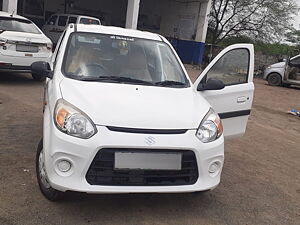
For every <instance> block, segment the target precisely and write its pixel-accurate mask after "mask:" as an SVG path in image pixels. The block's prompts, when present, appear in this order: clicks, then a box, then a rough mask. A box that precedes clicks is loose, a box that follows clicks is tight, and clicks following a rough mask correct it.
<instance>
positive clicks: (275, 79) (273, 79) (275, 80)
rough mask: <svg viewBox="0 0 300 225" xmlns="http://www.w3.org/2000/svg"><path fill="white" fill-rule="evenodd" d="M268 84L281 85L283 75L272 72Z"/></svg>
mask: <svg viewBox="0 0 300 225" xmlns="http://www.w3.org/2000/svg"><path fill="white" fill-rule="evenodd" d="M268 84H269V85H271V86H280V85H281V76H280V75H279V74H278V73H271V74H270V75H269V76H268Z"/></svg>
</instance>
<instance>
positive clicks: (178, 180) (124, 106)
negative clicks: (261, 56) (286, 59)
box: [32, 24, 254, 200]
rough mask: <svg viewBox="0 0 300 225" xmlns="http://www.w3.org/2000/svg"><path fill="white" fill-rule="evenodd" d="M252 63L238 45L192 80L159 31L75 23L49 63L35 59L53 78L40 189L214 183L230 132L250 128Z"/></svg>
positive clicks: (178, 188) (247, 48) (52, 194)
mask: <svg viewBox="0 0 300 225" xmlns="http://www.w3.org/2000/svg"><path fill="white" fill-rule="evenodd" d="M253 62H254V50H253V46H252V45H251V44H236V45H232V46H230V47H227V48H226V49H224V50H223V51H222V52H221V53H220V54H219V55H218V56H217V57H216V58H215V59H214V60H213V61H212V62H211V63H210V64H209V65H208V66H207V68H206V69H205V70H204V71H203V73H202V74H201V75H200V76H199V77H198V79H197V80H196V82H195V83H194V84H193V83H192V82H191V80H190V79H189V77H188V74H187V72H186V70H185V68H184V66H183V64H182V63H181V61H180V59H179V57H178V56H177V54H176V52H175V51H174V49H173V48H172V46H171V45H170V43H169V42H168V41H167V40H166V39H165V38H164V37H162V36H160V35H158V34H153V33H149V32H142V31H136V30H127V29H123V28H116V27H105V26H96V25H95V26H94V25H89V26H87V25H73V24H71V25H69V26H68V28H67V29H66V30H65V32H64V34H63V35H62V37H61V38H60V41H59V43H58V46H57V48H56V50H55V52H54V56H53V60H52V63H51V65H49V64H48V63H46V62H36V63H34V64H33V65H32V70H33V71H34V72H35V73H39V74H41V75H45V76H47V77H48V79H47V82H46V88H45V106H44V128H43V139H42V141H41V142H40V143H39V146H38V150H37V158H36V169H37V179H38V183H39V186H40V189H41V191H42V193H43V194H44V195H45V197H46V198H48V199H50V200H57V199H59V198H60V197H62V195H63V193H64V192H66V191H78V192H86V193H142V192H164V193H166V192H173V193H174V192H197V191H205V190H211V189H213V188H215V187H216V186H217V185H218V184H219V182H220V175H221V170H222V167H223V163H224V137H225V138H233V137H239V136H241V135H242V134H243V133H244V132H245V129H246V125H247V120H248V117H249V114H250V110H251V105H252V99H253V91H254V85H253V82H252V80H253V66H254V65H253ZM220 118H221V119H220ZM221 120H222V122H221ZM222 124H223V125H222Z"/></svg>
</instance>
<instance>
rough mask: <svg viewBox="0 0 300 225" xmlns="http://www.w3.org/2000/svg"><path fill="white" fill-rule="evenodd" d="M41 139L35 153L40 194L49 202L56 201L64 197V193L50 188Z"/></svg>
mask: <svg viewBox="0 0 300 225" xmlns="http://www.w3.org/2000/svg"><path fill="white" fill-rule="evenodd" d="M44 159H45V157H44V151H43V139H41V141H40V142H39V144H38V147H37V152H36V176H37V181H38V184H39V187H40V190H41V192H42V194H43V195H44V196H45V197H46V198H47V199H48V200H50V201H58V200H61V199H62V198H63V197H64V192H61V191H58V190H55V189H54V188H52V187H51V186H50V183H49V181H48V178H47V173H46V169H45V162H44Z"/></svg>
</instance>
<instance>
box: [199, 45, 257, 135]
mask: <svg viewBox="0 0 300 225" xmlns="http://www.w3.org/2000/svg"><path fill="white" fill-rule="evenodd" d="M253 71H254V48H253V45H252V44H235V45H231V46H229V47H227V48H225V49H224V50H223V51H222V52H221V53H220V54H218V55H217V56H216V57H215V58H214V59H213V61H212V62H211V63H210V64H209V65H208V66H207V67H206V68H205V70H204V71H203V72H202V73H201V75H200V76H199V77H198V79H197V80H196V82H195V84H194V88H195V90H198V93H199V94H201V95H202V96H203V97H204V98H205V99H206V100H207V101H208V102H209V103H210V104H211V106H212V108H213V109H214V110H215V111H216V112H217V113H218V114H219V116H220V118H221V120H222V123H223V129H224V137H225V138H226V139H228V138H234V137H239V136H242V135H243V134H244V133H245V131H246V126H247V121H248V117H249V115H250V112H251V107H252V101H253V92H254V84H253ZM216 79H217V80H221V81H222V82H223V83H224V84H225V87H224V88H223V89H220V90H212V89H214V88H212V87H210V88H199V87H200V86H201V87H205V85H206V86H207V84H208V82H209V81H210V80H216ZM205 89H206V90H205Z"/></svg>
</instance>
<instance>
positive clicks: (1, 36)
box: [0, 11, 52, 80]
mask: <svg viewBox="0 0 300 225" xmlns="http://www.w3.org/2000/svg"><path fill="white" fill-rule="evenodd" d="M51 56H52V42H51V40H50V39H49V38H47V37H46V36H45V35H44V34H43V32H42V31H41V30H40V29H39V28H38V27H37V26H36V25H35V24H34V23H33V22H31V21H30V20H28V19H26V18H25V17H22V16H18V15H12V14H9V13H7V12H2V11H0V71H13V72H31V67H30V66H31V64H32V63H33V62H35V61H41V60H42V61H46V62H50V60H51ZM32 77H33V78H34V79H35V80H42V79H44V77H42V76H40V75H38V74H34V73H33V74H32Z"/></svg>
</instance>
